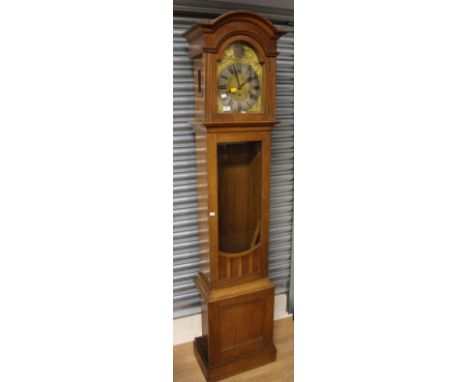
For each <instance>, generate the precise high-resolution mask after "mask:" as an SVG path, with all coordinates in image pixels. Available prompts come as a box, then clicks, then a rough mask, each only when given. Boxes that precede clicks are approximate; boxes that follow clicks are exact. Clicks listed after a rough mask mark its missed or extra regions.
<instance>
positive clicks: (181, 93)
mask: <svg viewBox="0 0 468 382" xmlns="http://www.w3.org/2000/svg"><path fill="white" fill-rule="evenodd" d="M212 18H213V16H212V15H210V16H209V17H206V19H212ZM201 19H203V17H201V16H200V15H196V16H195V17H193V16H192V17H191V16H190V15H184V16H174V25H173V27H174V32H173V33H174V34H173V43H174V52H173V54H174V66H173V77H174V78H173V82H174V93H173V97H174V100H173V105H174V115H173V147H174V152H173V192H174V194H173V208H174V218H173V232H174V236H173V237H174V239H173V272H174V273H173V282H174V285H173V299H174V305H173V307H174V318H177V317H182V316H187V315H191V314H195V313H199V312H200V295H199V293H198V291H197V289H196V287H195V284H194V282H193V279H194V277H195V275H196V274H197V272H198V262H199V257H198V251H199V248H198V224H197V204H196V173H195V142H194V134H193V131H192V126H191V123H190V121H191V120H192V119H193V117H194V97H193V88H194V81H193V73H192V70H193V69H192V62H191V60H190V59H189V58H188V56H187V47H188V46H187V43H186V41H185V39H184V38H183V37H182V33H183V32H185V31H186V30H187V29H188V28H189V27H190V26H191V25H192V24H193V23H195V22H197V21H200V20H201ZM278 27H281V28H283V29H287V30H289V32H288V33H287V34H286V35H284V36H283V37H281V39H280V40H279V41H278V50H279V55H278V60H277V98H276V115H277V120H278V121H279V123H278V124H277V125H276V126H275V127H274V129H273V135H272V137H273V138H272V153H271V198H270V278H271V280H272V281H273V282H274V283H275V284H276V286H277V289H276V293H277V294H278V293H285V292H287V291H288V288H289V278H290V267H291V252H292V217H293V178H294V173H293V169H294V155H293V154H294V120H293V112H294V107H293V101H294V97H293V93H294V86H293V83H294V71H293V69H294V56H293V51H294V33H293V27H292V26H285V25H278Z"/></svg>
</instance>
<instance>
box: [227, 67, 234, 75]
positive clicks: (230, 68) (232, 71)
mask: <svg viewBox="0 0 468 382" xmlns="http://www.w3.org/2000/svg"><path fill="white" fill-rule="evenodd" d="M227 70H228V71H229V73H231V74H234V69H233V65H231V66H228V67H227Z"/></svg>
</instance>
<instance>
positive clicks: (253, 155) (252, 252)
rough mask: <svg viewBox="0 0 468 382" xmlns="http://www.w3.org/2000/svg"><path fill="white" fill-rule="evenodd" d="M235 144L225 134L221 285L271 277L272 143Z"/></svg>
mask: <svg viewBox="0 0 468 382" xmlns="http://www.w3.org/2000/svg"><path fill="white" fill-rule="evenodd" d="M233 138H234V137H233V136H231V135H230V134H220V135H218V137H217V144H216V162H217V165H216V184H217V187H216V190H217V223H218V225H217V228H218V229H217V233H218V235H217V253H218V264H217V266H218V277H219V283H220V285H224V284H226V285H230V284H234V283H236V282H240V281H246V280H247V279H255V278H260V277H263V276H264V275H265V274H266V258H265V256H266V254H267V245H268V243H267V240H264V238H266V237H267V232H268V190H269V181H268V179H269V177H267V173H269V158H268V156H269V139H268V137H267V136H266V135H264V134H261V133H252V134H248V133H245V134H242V135H237V136H236V137H235V138H236V139H233ZM265 211H267V212H266V214H265ZM265 228H266V229H265Z"/></svg>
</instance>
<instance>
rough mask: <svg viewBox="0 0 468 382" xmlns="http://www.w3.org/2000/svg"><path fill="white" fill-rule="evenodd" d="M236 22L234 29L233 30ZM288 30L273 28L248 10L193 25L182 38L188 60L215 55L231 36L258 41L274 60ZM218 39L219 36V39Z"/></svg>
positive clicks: (268, 22)
mask: <svg viewBox="0 0 468 382" xmlns="http://www.w3.org/2000/svg"><path fill="white" fill-rule="evenodd" d="M233 22H236V25H237V28H235V29H234V28H233V27H232V25H233V24H232V23H233ZM286 32H287V31H283V30H280V29H278V28H276V27H275V26H274V25H273V24H272V22H271V21H270V20H267V19H266V18H264V17H262V16H260V15H258V14H256V13H254V12H251V11H247V10H236V11H231V12H228V13H225V14H223V15H221V16H219V17H217V18H216V19H214V20H212V21H202V22H199V23H197V24H195V25H193V26H192V27H191V28H190V29H189V30H187V31H186V32H185V33H184V34H183V36H184V37H185V39H186V40H187V41H188V42H189V44H190V48H189V52H188V55H189V57H191V58H196V57H198V56H200V55H201V54H202V53H203V52H208V53H217V52H218V51H219V49H220V47H221V46H222V45H223V43H224V41H225V40H226V39H228V38H230V37H231V36H234V35H235V36H239V35H246V36H250V37H251V38H253V39H255V40H257V41H258V42H259V43H260V45H262V46H263V47H264V48H265V55H266V56H269V57H276V56H277V55H278V51H277V48H276V41H277V40H278V39H279V38H280V37H281V36H282V35H283V34H285V33H286ZM220 36H221V37H220Z"/></svg>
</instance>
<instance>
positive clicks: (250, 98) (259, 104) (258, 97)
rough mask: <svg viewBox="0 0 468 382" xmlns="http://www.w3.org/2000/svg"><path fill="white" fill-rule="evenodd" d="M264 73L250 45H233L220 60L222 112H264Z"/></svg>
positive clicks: (218, 82) (219, 105)
mask: <svg viewBox="0 0 468 382" xmlns="http://www.w3.org/2000/svg"><path fill="white" fill-rule="evenodd" d="M262 74H263V68H262V65H261V63H259V61H258V57H257V54H256V53H255V51H254V50H253V49H252V48H251V47H250V46H249V45H248V44H245V43H243V42H236V43H234V44H232V45H230V46H229V47H228V48H227V49H226V50H225V51H224V54H223V57H222V59H221V60H220V61H219V62H218V81H217V87H218V112H219V113H259V112H262V111H263V97H262V90H263V89H262Z"/></svg>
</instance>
